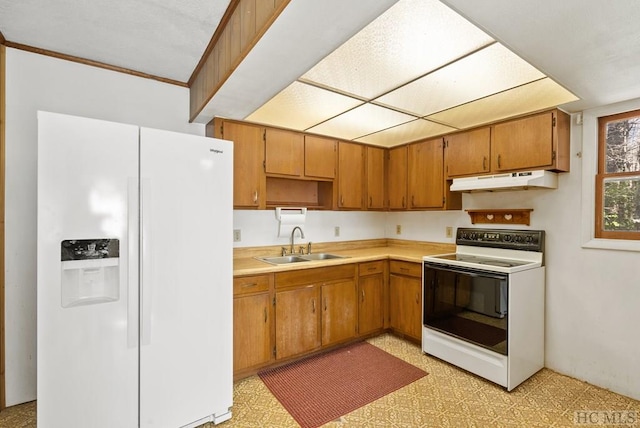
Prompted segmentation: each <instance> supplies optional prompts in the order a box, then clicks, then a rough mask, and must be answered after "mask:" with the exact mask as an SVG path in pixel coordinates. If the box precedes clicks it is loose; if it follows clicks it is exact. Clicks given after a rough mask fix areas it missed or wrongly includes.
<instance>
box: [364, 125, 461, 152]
mask: <svg viewBox="0 0 640 428" xmlns="http://www.w3.org/2000/svg"><path fill="white" fill-rule="evenodd" d="M454 131H456V129H455V128H451V127H448V126H444V125H440V124H438V123H434V122H431V121H428V120H424V119H416V120H414V121H412V122H408V123H403V124H402V125H398V126H394V127H393V128H389V129H385V130H383V131H380V132H376V133H375V134H370V135H367V136H365V137H361V138H357V139H356V140H355V141H357V142H359V143H367V144H374V145H376V146H384V147H393V146H397V145H398V144H404V143H410V142H412V141H418V140H423V139H425V138H429V137H433V136H436V135H442V134H447V133H450V132H454Z"/></svg>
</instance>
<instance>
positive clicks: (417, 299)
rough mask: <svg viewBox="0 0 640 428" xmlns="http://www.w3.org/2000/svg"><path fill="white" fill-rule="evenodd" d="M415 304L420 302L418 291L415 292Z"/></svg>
mask: <svg viewBox="0 0 640 428" xmlns="http://www.w3.org/2000/svg"><path fill="white" fill-rule="evenodd" d="M416 304H417V305H419V304H420V293H416Z"/></svg>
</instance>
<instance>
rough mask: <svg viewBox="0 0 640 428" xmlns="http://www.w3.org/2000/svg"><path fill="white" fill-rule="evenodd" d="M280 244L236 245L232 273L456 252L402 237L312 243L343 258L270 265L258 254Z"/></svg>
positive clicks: (413, 258) (274, 249) (320, 250)
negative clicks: (269, 245) (240, 246)
mask: <svg viewBox="0 0 640 428" xmlns="http://www.w3.org/2000/svg"><path fill="white" fill-rule="evenodd" d="M279 249H280V247H254V248H246V249H245V248H237V249H235V250H234V259H233V275H234V276H242V275H256V274H265V273H272V272H284V271H290V270H300V269H313V268H318V267H326V266H337V265H343V264H350V263H362V262H370V261H375V260H386V259H393V260H401V261H407V262H414V263H420V262H422V257H423V256H426V255H432V254H444V253H452V252H455V245H454V244H444V243H439V242H419V241H404V240H391V239H381V240H367V241H350V242H344V243H323V244H313V248H312V253H331V254H335V255H338V256H345V258H342V259H329V260H318V261H308V262H300V263H289V264H283V265H273V264H270V263H266V262H263V261H260V260H257V259H256V258H255V257H257V256H261V257H264V256H267V257H269V256H278V255H280V254H278V251H279Z"/></svg>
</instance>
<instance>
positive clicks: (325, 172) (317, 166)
mask: <svg viewBox="0 0 640 428" xmlns="http://www.w3.org/2000/svg"><path fill="white" fill-rule="evenodd" d="M337 151H338V143H337V141H336V140H333V139H331V138H324V137H316V136H314V135H305V136H304V175H305V176H306V177H316V178H319V179H329V180H332V179H334V178H335V176H336V154H337Z"/></svg>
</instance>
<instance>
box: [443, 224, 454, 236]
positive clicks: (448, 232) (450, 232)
mask: <svg viewBox="0 0 640 428" xmlns="http://www.w3.org/2000/svg"><path fill="white" fill-rule="evenodd" d="M445 236H446V237H447V238H453V227H451V226H447V227H446V228H445Z"/></svg>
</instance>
